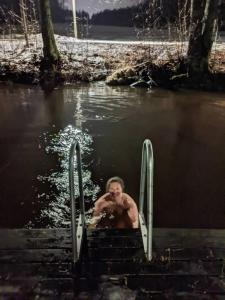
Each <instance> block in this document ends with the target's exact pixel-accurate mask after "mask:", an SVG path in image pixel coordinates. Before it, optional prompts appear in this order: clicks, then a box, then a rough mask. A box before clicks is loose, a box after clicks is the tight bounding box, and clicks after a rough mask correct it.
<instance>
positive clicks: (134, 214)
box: [124, 194, 139, 228]
mask: <svg viewBox="0 0 225 300" xmlns="http://www.w3.org/2000/svg"><path fill="white" fill-rule="evenodd" d="M124 195H125V197H126V203H127V213H128V216H129V218H130V220H131V222H132V226H133V228H138V227H139V222H138V209H137V205H136V203H135V201H134V199H132V198H131V197H130V196H129V195H128V194H124Z"/></svg>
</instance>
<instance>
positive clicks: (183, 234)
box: [0, 228, 225, 300]
mask: <svg viewBox="0 0 225 300" xmlns="http://www.w3.org/2000/svg"><path fill="white" fill-rule="evenodd" d="M89 236H91V239H92V241H93V244H94V243H95V241H94V236H93V235H92V234H90V232H89ZM122 242H123V241H122V240H121V243H122ZM101 243H102V244H101V245H98V244H96V245H95V246H94V247H95V248H96V249H97V252H98V254H100V255H103V256H104V255H105V253H106V252H107V251H106V249H105V247H106V246H107V243H108V242H107V237H106V239H105V240H102V242H101ZM104 243H105V245H104ZM153 249H154V259H153V262H152V263H151V264H147V263H145V266H143V267H145V268H149V267H151V266H153V265H155V266H156V265H159V264H160V265H162V264H163V266H166V268H167V270H168V272H167V273H164V274H163V275H162V274H159V273H157V274H150V275H151V276H156V277H157V276H158V277H159V276H164V277H163V278H164V280H165V276H166V278H170V279H171V278H172V277H173V276H176V280H178V281H179V280H181V281H182V280H183V281H184V278H187V277H185V275H188V276H189V277H193V278H194V276H196V281H199V280H201V278H203V277H204V278H205V277H207V278H208V279H210V280H209V281H207V282H208V285H207V286H205V288H204V289H205V290H201V291H200V290H197V289H196V293H195V294H196V295H197V296H196V297H197V298H196V297H195V298H185V297H184V294H181V295H180V298H179V297H176V299H212V300H215V299H220V300H222V299H225V230H205V229H169V228H167V229H166V228H161V229H159V228H156V229H154V232H153ZM101 253H102V254H101ZM71 256H72V249H71V232H70V230H69V229H29V230H28V229H2V230H0V300H9V299H10V300H14V299H15V300H20V299H21V300H26V299H43V300H44V299H45V300H47V299H48V300H49V299H52V300H53V299H62V300H66V299H68V300H69V299H81V298H79V296H76V295H75V292H76V291H77V289H79V287H78V286H77V284H79V283H78V281H77V280H75V277H74V274H73V272H72V266H71ZM124 259H126V257H124ZM142 263H143V262H142ZM136 264H137V262H136ZM102 266H103V267H104V264H103V265H102ZM114 268H115V269H116V260H115V265H114ZM117 271H118V270H117ZM117 271H115V273H118V272H117ZM132 272H133V274H132ZM135 274H136V271H135V270H134V269H133V270H131V274H130V275H129V276H130V277H128V281H129V280H130V282H132V278H134V277H135ZM142 275H143V276H146V274H142ZM150 275H149V273H148V276H150ZM179 275H180V276H179ZM132 276H133V277H132ZM201 276H202V277H201ZM76 277H77V274H76ZM189 277H188V278H189ZM200 277H201V278H200ZM154 278H155V277H154ZM160 278H161V277H160ZM160 278H159V279H160ZM134 279H135V278H134ZM208 279H207V280H208ZM135 280H136V281H135ZM135 280H134V284H133V288H134V289H135V288H138V286H137V282H138V281H137V278H136V279H135ZM154 280H155V279H154ZM185 280H186V279H185ZM192 282H193V281H192ZM192 282H191V284H192ZM182 284H183V285H184V284H185V282H184V283H182ZM131 286H132V285H131ZM196 286H197V285H196ZM87 288H88V287H87ZM129 288H132V287H129ZM198 295H199V296H198ZM149 297H151V298H147V296H146V298H143V299H164V298H154V297H153V296H149ZM182 297H183V298H182ZM82 299H92V298H91V296H90V295H89V296H87V298H82ZM138 299H139V298H138ZM140 299H141V298H140ZM165 299H174V298H165Z"/></svg>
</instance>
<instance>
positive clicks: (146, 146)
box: [139, 139, 154, 261]
mask: <svg viewBox="0 0 225 300" xmlns="http://www.w3.org/2000/svg"><path fill="white" fill-rule="evenodd" d="M153 169H154V157H153V147H152V143H151V141H150V140H149V139H146V140H145V141H144V143H143V147H142V161H141V180H140V196H139V215H140V224H141V231H142V238H143V243H144V248H145V249H144V250H145V254H146V257H147V260H149V261H150V260H152V227H153ZM146 180H147V181H146ZM145 184H147V226H146V222H145V217H144V195H145Z"/></svg>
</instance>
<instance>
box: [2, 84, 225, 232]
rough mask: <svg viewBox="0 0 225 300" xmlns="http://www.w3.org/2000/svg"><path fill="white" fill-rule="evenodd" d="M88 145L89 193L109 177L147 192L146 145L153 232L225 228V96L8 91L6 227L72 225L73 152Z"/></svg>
mask: <svg viewBox="0 0 225 300" xmlns="http://www.w3.org/2000/svg"><path fill="white" fill-rule="evenodd" d="M74 136H76V137H77V138H78V139H79V140H80V141H81V144H82V153H83V160H84V183H85V195H86V199H87V200H88V201H92V200H94V199H96V197H97V196H98V195H99V191H100V189H101V190H102V191H103V190H104V184H105V181H106V180H107V178H108V177H110V176H113V175H119V176H121V177H122V178H124V180H125V182H126V191H127V192H128V193H129V194H131V195H132V196H133V197H134V198H135V199H137V198H138V193H139V176H140V160H141V147H142V142H143V140H144V139H145V138H150V139H151V140H152V143H153V147H154V154H155V173H154V175H155V177H154V226H157V227H201V228H207V227H208V228H225V182H224V181H225V94H214V93H205V92H194V91H179V92H174V91H167V90H161V89H155V90H153V91H147V90H145V89H132V88H129V87H116V88H112V87H107V86H105V85H104V84H103V83H97V84H91V85H82V86H73V87H64V88H59V89H57V90H55V91H54V92H53V93H52V94H51V95H50V96H45V95H44V93H43V92H42V91H41V90H40V88H39V87H36V88H35V87H24V86H3V85H2V86H0V143H1V148H0V179H1V180H0V227H24V226H36V227H37V226H41V227H46V226H65V225H66V224H67V223H68V221H69V207H68V205H69V201H68V176H67V173H68V167H67V165H68V164H67V160H68V150H69V146H70V143H71V141H72V139H73V137H74Z"/></svg>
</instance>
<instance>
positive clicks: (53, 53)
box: [40, 0, 60, 64]
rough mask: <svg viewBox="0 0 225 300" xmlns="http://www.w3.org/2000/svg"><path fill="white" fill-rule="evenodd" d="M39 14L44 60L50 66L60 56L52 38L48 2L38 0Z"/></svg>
mask: <svg viewBox="0 0 225 300" xmlns="http://www.w3.org/2000/svg"><path fill="white" fill-rule="evenodd" d="M40 14H41V31H42V39H43V52H44V59H45V60H46V61H49V63H50V64H52V63H53V64H55V63H57V62H58V61H59V59H60V56H59V51H58V49H57V46H56V42H55V37H54V31H53V25H52V18H51V9H50V2H49V0H40Z"/></svg>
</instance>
